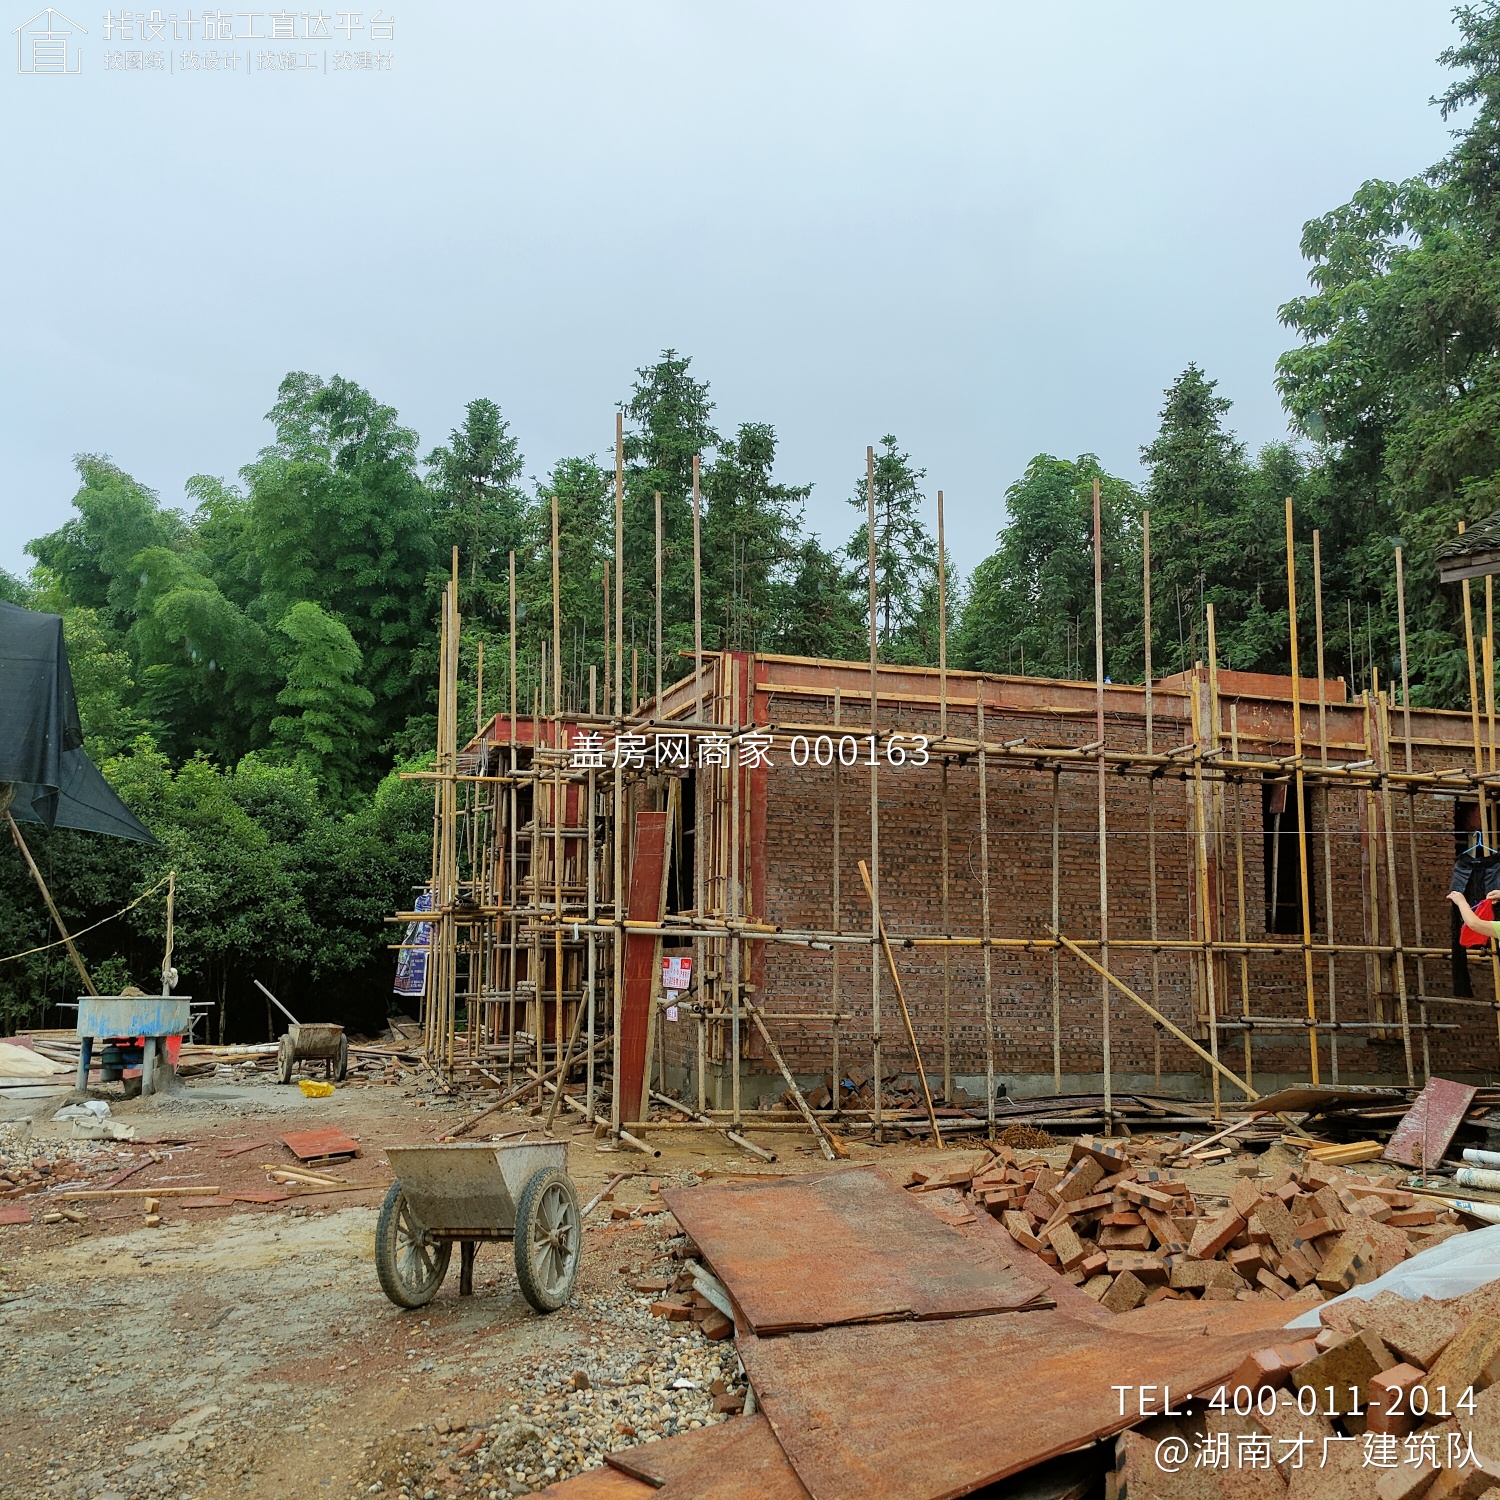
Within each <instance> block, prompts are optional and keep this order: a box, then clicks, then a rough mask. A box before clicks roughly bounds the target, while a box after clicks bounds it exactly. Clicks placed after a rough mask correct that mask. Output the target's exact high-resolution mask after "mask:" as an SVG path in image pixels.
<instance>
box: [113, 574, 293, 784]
mask: <svg viewBox="0 0 1500 1500" xmlns="http://www.w3.org/2000/svg"><path fill="white" fill-rule="evenodd" d="M132 566H133V567H134V568H135V570H136V574H137V576H138V578H139V588H138V593H137V598H136V615H135V619H134V621H133V622H132V624H131V626H130V631H129V634H128V636H127V638H126V639H127V641H128V642H129V645H130V651H131V655H132V657H133V659H134V661H135V663H136V673H137V680H138V682H139V695H138V696H139V703H140V707H141V709H142V711H143V712H144V714H145V715H146V716H147V717H148V718H149V720H150V722H151V724H152V725H153V726H154V732H155V734H156V736H157V738H158V741H159V743H160V744H161V745H162V747H163V748H164V749H165V750H166V751H167V753H168V754H170V755H172V756H173V757H176V758H181V759H185V758H187V757H188V756H191V755H195V754H205V755H212V756H214V757H216V758H218V759H221V760H228V761H231V762H232V761H234V760H237V759H238V758H239V756H240V755H242V754H244V752H245V751H246V750H248V749H250V748H251V746H252V745H254V744H256V743H258V742H260V740H261V739H262V737H263V736H264V734H265V731H266V722H265V712H266V708H267V707H268V706H269V694H270V689H271V685H272V683H273V681H274V678H275V660H274V656H273V654H272V651H271V649H270V646H269V642H268V641H267V639H266V634H265V632H264V631H263V630H262V629H261V627H260V625H259V624H258V623H257V622H256V621H255V620H253V619H252V618H251V617H250V616H249V615H247V614H246V613H245V611H244V610H242V609H241V608H240V607H239V606H238V605H236V604H234V603H233V602H232V601H231V600H229V599H226V598H225V597H224V595H223V593H221V592H220V590H219V587H218V585H217V584H215V583H214V582H213V580H212V579H210V578H207V577H205V576H204V574H202V573H201V572H199V570H198V568H197V566H196V560H195V559H194V558H193V557H192V556H191V555H188V556H184V555H183V554H181V553H178V552H174V551H172V550H171V549H170V548H167V547H148V548H146V549H145V550H144V551H142V552H139V553H137V554H136V556H135V558H134V559H133V562H132Z"/></svg>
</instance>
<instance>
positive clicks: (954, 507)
mask: <svg viewBox="0 0 1500 1500" xmlns="http://www.w3.org/2000/svg"><path fill="white" fill-rule="evenodd" d="M34 6H35V0H32V3H25V0H3V4H0V11H3V13H4V15H5V16H6V17H8V19H7V20H6V23H5V27H4V30H5V32H6V33H7V34H9V33H10V31H11V28H12V27H14V26H17V25H19V24H20V23H22V22H24V21H26V19H27V17H29V16H30V15H32V14H33V11H34ZM63 9H64V10H65V11H66V13H67V15H68V16H69V17H70V18H71V19H72V20H73V21H74V22H75V23H76V24H77V25H78V26H79V27H81V28H83V29H84V31H86V33H87V34H86V35H83V36H78V37H75V38H73V39H72V40H71V41H69V42H68V43H67V46H68V48H69V49H70V50H69V52H68V53H67V57H68V59H69V62H70V63H71V61H72V60H74V59H81V68H82V71H81V72H79V73H77V74H75V75H71V76H55V75H52V74H47V73H35V72H32V73H22V72H21V71H20V70H21V69H22V68H23V67H27V66H31V65H32V64H33V63H34V61H35V60H36V59H37V58H38V57H40V58H41V59H42V60H43V62H45V60H46V59H47V58H48V57H50V56H54V55H56V54H55V53H53V54H49V53H46V52H45V51H43V52H42V53H36V52H34V51H33V50H32V49H31V45H30V41H29V40H28V34H27V33H25V32H23V33H21V34H19V35H18V36H12V37H10V40H12V41H16V42H19V43H20V44H21V45H20V46H19V47H18V48H16V49H13V50H12V51H11V53H10V58H11V60H10V61H7V62H3V63H0V127H3V140H4V142H5V150H4V154H3V164H0V173H3V183H4V193H3V199H0V202H3V209H0V223H3V225H4V233H3V235H0V270H3V282H0V285H3V289H4V290H3V296H4V299H5V300H4V307H5V313H4V316H3V319H0V382H3V388H0V567H7V568H10V569H11V570H13V571H14V570H17V569H20V568H23V567H24V566H25V565H26V559H25V557H24V555H23V552H22V548H23V546H24V544H25V542H26V541H27V540H28V539H29V538H30V537H32V536H35V535H37V534H39V533H41V532H43V531H45V530H48V529H50V528H52V527H55V526H57V525H58V524H60V523H61V522H62V521H63V520H65V519H66V518H67V516H68V515H69V513H70V507H69V503H68V502H69V499H70V497H71V495H72V493H73V491H74V489H75V488H76V484H75V482H74V476H73V474H72V471H71V467H70V460H71V456H72V455H73V454H74V453H77V452H81V451H91V452H104V453H108V454H110V455H112V456H113V458H114V459H115V460H116V462H118V463H119V464H120V465H122V466H123V467H124V468H125V469H127V470H128V471H129V472H131V473H132V474H134V475H135V476H136V477H137V478H138V479H140V480H141V481H143V482H144V483H146V484H149V485H151V486H153V487H154V488H156V489H158V490H159V491H160V492H161V494H162V496H163V498H164V499H165V500H166V501H167V502H169V503H173V504H176V503H181V501H182V486H183V482H184V481H185V480H186V479H187V478H188V477H189V476H190V475H192V474H195V473H203V472H207V473H212V474H219V475H226V476H228V475H232V474H233V473H234V472H235V471H236V470H237V469H238V468H239V467H240V465H241V464H243V463H245V462H246V461H247V460H249V459H250V458H251V457H253V455H254V454H255V452H256V450H257V449H258V448H260V447H261V446H262V445H263V444H264V443H265V442H267V441H268V440H269V437H270V429H269V427H268V426H267V424H266V423H265V421H264V413H265V412H266V411H267V409H268V408H269V407H270V405H271V403H272V401H273V399H274V393H275V389H276V385H277V382H278V381H279V379H280V378H281V376H282V375H283V374H284V373H285V372H286V371H288V370H292V369H304V370H311V371H316V372H318V373H321V374H324V375H331V374H334V373H338V374H342V375H345V376H348V377H350V378H352V379H355V380H358V381H360V382H361V383H363V384H365V385H367V386H368V387H369V388H370V389H371V390H373V391H374V392H375V393H376V395H377V396H379V397H380V398H381V399H382V400H384V401H386V402H389V403H391V404H392V405H394V406H395V407H396V408H397V409H398V410H399V411H400V413H401V415H402V417H403V418H404V419H405V420H406V421H407V422H409V423H410V424H411V425H413V426H415V427H416V428H417V430H418V431H419V433H420V434H421V439H422V444H423V450H422V451H423V452H426V451H427V449H428V448H429V447H430V446H432V445H433V444H435V443H437V442H439V441H441V440H442V439H443V438H444V437H445V435H446V434H447V432H448V430H449V429H450V428H451V427H452V426H453V425H454V424H455V423H456V422H457V420H458V419H459V417H460V415H461V410H462V405H463V403H464V402H465V401H466V400H468V399H470V398H472V397H474V396H479V395H484V396H490V397H493V398H494V399H495V400H497V401H498V402H499V403H500V405H501V407H502V409H503V410H504V411H505V413H506V415H507V416H508V417H509V419H510V420H511V422H512V424H513V426H514V428H515V430H516V432H517V433H518V435H519V437H520V440H521V443H522V448H523V451H524V453H525V456H526V460H527V470H528V473H530V474H540V473H543V472H544V471H545V470H546V469H547V468H548V467H550V465H551V464H552V462H553V461H554V460H556V459H557V458H559V457H562V456H564V455H569V454H576V453H588V452H593V453H602V452H604V451H605V450H606V449H607V448H608V447H609V445H610V444H611V442H612V436H613V410H614V405H615V403H616V402H617V401H619V400H620V399H621V398H622V396H624V395H625V393H626V392H627V390H628V388H629V385H630V381H631V377H632V372H633V371H634V370H635V368H636V367H637V366H639V365H643V364H645V363H647V362H648V361H650V360H652V359H653V358H654V357H655V356H656V354H657V352H658V351H659V350H661V349H663V348H666V347H673V348H676V349H678V350H680V351H683V352H685V353H688V354H690V355H691V356H692V358H693V368H694V371H695V372H696V373H697V374H698V375H699V376H701V377H703V378H705V379H707V380H708V381H709V382H710V383H711V385H712V388H713V394H714V397H715V399H716V401H717V403H718V411H717V419H718V421H719V424H720V428H721V430H732V427H733V425H734V424H736V423H738V422H741V421H747V420H759V421H768V422H771V423H772V424H774V426H775V428H776V430H777V432H778V434H779V436H780V441H781V450H780V461H779V470H780V477H782V478H783V479H785V480H787V481H790V482H798V483H801V482H811V483H812V484H813V485H814V490H813V498H812V501H811V504H810V507H809V520H810V523H811V524H812V525H813V526H814V527H815V528H816V529H817V530H819V531H820V532H821V533H822V534H823V535H824V536H825V538H827V539H829V540H833V539H838V540H842V538H843V536H844V535H845V534H846V532H847V530H848V529H849V523H850V522H851V520H853V519H854V518H853V516H852V513H851V512H849V511H848V510H847V508H846V507H845V505H844V503H843V502H844V499H845V497H846V496H847V495H848V494H849V492H850V490H851V488H852V487H853V486H854V484H855V482H856V481H857V479H858V477H859V475H860V474H861V473H862V470H863V464H864V448H865V445H866V444H867V443H870V442H875V441H877V440H878V439H879V438H880V436H881V435H882V434H883V433H886V432H894V433H896V434H897V436H898V438H899V439H900V441H901V443H902V445H903V446H904V447H906V448H908V449H909V450H910V451H911V453H912V455H913V457H914V459H915V461H916V462H917V463H919V464H920V465H921V466H923V467H925V468H926V470H927V473H928V476H929V477H928V484H929V486H930V487H931V488H932V489H936V488H937V487H939V486H940V487H942V488H943V489H944V490H945V492H946V496H947V502H948V516H949V526H950V545H951V546H952V548H953V550H954V552H955V554H956V557H957V560H958V562H959V564H960V565H961V566H962V567H963V568H964V569H965V570H966V571H967V569H968V568H970V567H972V565H973V563H974V562H975V561H976V560H977V559H978V558H979V557H980V556H982V555H983V554H984V553H985V552H987V551H989V550H990V548H991V546H992V544H993V538H994V534H995V531H996V529H997V527H998V526H999V525H1000V523H1001V521H1002V517H1003V492H1004V489H1005V487H1006V485H1008V484H1009V483H1010V482H1011V481H1013V480H1014V479H1015V478H1016V477H1017V475H1018V474H1019V473H1020V472H1021V470H1022V468H1023V467H1024V465H1025V463H1026V461H1027V460H1028V459H1029V458H1030V457H1031V456H1032V455H1034V454H1036V453H1038V452H1043V451H1046V452H1052V453H1057V454H1062V455H1065V456H1069V457H1072V456H1075V455H1076V454H1078V453H1080V452H1084V451H1093V452H1096V453H1098V454H1099V455H1100V456H1101V458H1102V459H1103V460H1104V462H1105V464H1106V465H1107V466H1109V467H1110V468H1111V469H1113V470H1115V471H1117V472H1122V473H1125V474H1128V475H1131V476H1138V473H1139V465H1138V453H1139V448H1140V445H1141V444H1142V443H1145V442H1148V441H1149V440H1150V438H1151V436H1152V434H1153V432H1154V430H1155V427H1156V418H1157V413H1158V411H1159V409H1160V406H1161V401H1162V392H1163V389H1164V387H1165V386H1166V385H1167V384H1168V383H1169V382H1170V381H1171V380H1172V379H1173V377H1174V376H1175V375H1176V374H1177V373H1178V372H1179V371H1180V370H1181V369H1182V368H1183V367H1184V366H1185V365H1186V364H1187V363H1188V362H1189V361H1190V360H1196V361H1197V362H1198V363H1199V364H1201V365H1202V366H1203V367H1204V368H1205V369H1206V370H1207V371H1208V373H1209V374H1210V375H1211V376H1213V377H1215V378H1217V379H1218V380H1219V382H1220V390H1221V392H1222V393H1223V394H1225V395H1227V396H1229V397H1230V398H1232V400H1233V401H1234V410H1233V412H1232V414H1231V420H1232V422H1233V424H1234V425H1235V426H1236V427H1237V429H1238V430H1239V432H1240V433H1241V435H1242V436H1243V437H1244V438H1245V439H1246V440H1247V441H1248V442H1249V443H1250V444H1251V445H1252V446H1254V445H1258V444H1260V443H1263V442H1266V441H1268V440H1271V439H1275V438H1277V437H1280V436H1282V435H1283V434H1284V432H1285V423H1284V419H1283V416H1282V413H1281V411H1280V408H1279V405H1278V403H1277V400H1276V396H1275V391H1274V388H1273V384H1272V376H1273V367H1274V363H1275V360H1276V356H1277V355H1278V354H1279V353H1280V352H1281V351H1282V350H1283V349H1285V348H1286V347H1287V345H1288V336H1287V334H1286V332H1285V331H1284V330H1283V329H1282V328H1280V327H1279V325H1278V324H1277V321H1276V308H1277V305H1278V304H1279V303H1280V302H1282V301H1284V300H1285V299H1287V298H1288V297H1290V296H1293V295H1296V294H1297V293H1298V292H1300V291H1301V290H1303V288H1304V285H1305V271H1304V266H1303V263H1302V261H1301V260H1300V257H1299V255H1298V252H1297V242H1298V237H1299V231H1300V227H1301V225H1302V223H1303V221H1304V220H1305V219H1307V218H1309V217H1311V216H1313V215H1316V214H1319V213H1322V212H1324V211H1326V210H1328V209H1331V208H1333V207H1335V206H1336V205H1338V204H1340V203H1342V202H1344V201H1345V200H1346V199H1347V198H1348V196H1349V195H1350V193H1351V192H1352V191H1353V190H1354V189H1355V188H1356V187H1357V186H1358V185H1359V183H1360V182H1361V181H1363V180H1365V179H1367V178H1370V177H1399V176H1403V175H1405V174H1408V173H1411V172H1414V171H1417V170H1419V169H1421V168H1422V167H1424V166H1426V165H1428V164H1429V163H1430V162H1432V161H1434V160H1435V159H1436V158H1437V157H1438V156H1440V155H1441V154H1442V152H1443V151H1444V150H1445V149H1446V144H1447V127H1445V126H1444V125H1443V123H1442V121H1441V120H1440V119H1439V117H1438V113H1437V111H1436V110H1435V109H1433V108H1432V107H1431V106H1430V105H1429V104H1428V103H1427V100H1428V98H1429V96H1430V95H1432V94H1433V93H1434V92H1436V91H1437V90H1439V89H1440V88H1441V87H1442V86H1443V81H1444V78H1445V76H1446V75H1445V73H1444V71H1443V70H1442V69H1440V68H1439V67H1438V66H1437V64H1436V61H1435V58H1436V55H1437V53H1438V52H1439V51H1440V50H1441V49H1442V48H1443V47H1444V46H1446V45H1448V44H1449V42H1450V40H1451V37H1452V27H1451V20H1450V15H1449V7H1448V6H1447V5H1446V4H1442V3H1433V0H1319V3H1317V4H1311V5H1310V4H1307V3H1306V0H1301V3H1289V0H1239V3H1214V4H1208V3H1204V0H1187V3H1149V4H1148V3H1127V4H1122V3H1120V0H1104V3H1099V0H1068V3H1045V4H1044V3H1038V0H1032V3H1029V4H1020V3H1015V0H984V3H940V4H923V5H917V4H903V5H896V4H891V3H886V0H858V3H827V0H795V3H773V0H756V3H733V0H711V3H705V0H697V3H686V0H682V3H669V0H658V3H649V0H608V3H568V0H528V3H525V4H516V3H511V0H471V3H465V0H452V3H446V4H436V3H433V0H425V3H424V4H422V5H420V6H417V5H412V4H410V3H409V0H395V3H394V4H387V5H386V6H385V8H384V10H383V11H382V12H380V14H381V15H382V16H383V17H385V18H390V19H392V20H393V23H394V25H393V34H392V35H391V37H390V38H389V39H385V38H376V39H372V38H371V34H370V27H371V23H372V21H373V20H374V19H375V17H376V14H377V12H375V11H373V10H365V11H362V12H352V13H351V12H345V11H338V10H333V9H329V10H328V11H327V12H326V13H325V14H326V15H327V16H328V17H329V21H328V26H329V28H330V30H331V37H330V38H328V39H323V38H318V37H313V38H312V39H303V33H304V32H305V31H306V30H307V29H308V22H307V21H306V20H305V19H304V13H301V12H298V13H296V16H297V19H296V21H295V26H296V30H297V32H298V39H297V40H296V41H288V42H280V43H272V42H270V41H267V40H244V39H242V38H245V37H246V36H247V33H249V32H252V31H253V32H257V33H260V34H261V35H264V34H266V33H268V32H269V31H270V29H271V26H272V21H271V15H272V12H271V11H269V10H267V11H265V12H244V11H241V12H237V13H233V14H234V19H233V22H232V24H233V25H234V27H235V28H236V40H234V41H232V42H231V41H227V40H218V39H211V40H209V41H204V40H203V37H202V33H203V23H202V19H201V17H202V16H203V14H205V13H204V12H201V11H200V12H198V13H197V17H198V20H197V24H195V25H194V27H193V28H192V39H191V41H189V40H187V39H186V35H185V33H184V31H183V27H182V25H181V22H180V21H179V24H178V26H177V32H178V40H177V41H175V42H174V41H172V40H171V33H172V27H171V26H170V24H169V25H168V26H167V27H166V28H165V41H164V42H163V41H158V40H154V39H147V40H144V41H142V40H141V39H140V38H139V35H138V34H135V35H132V36H131V37H128V38H126V37H121V36H120V35H118V28H117V27H113V26H112V27H110V28H108V29H109V30H110V31H111V32H113V33H114V34H113V35H111V36H109V37H108V38H106V29H107V28H106V24H105V13H104V12H103V11H102V10H101V9H99V8H97V7H96V6H94V5H93V0H89V3H88V4H85V5H80V4H79V0H67V3H65V5H64V6H63ZM166 14H167V15H171V14H173V12H172V11H170V10H167V12H166ZM181 14H182V15H186V14H190V13H189V12H185V11H184V12H182V13H181ZM208 14H210V15H213V14H215V13H213V12H209V13H208ZM227 14H229V13H226V15H227ZM317 14H318V12H316V11H315V12H313V15H314V16H316V15H317ZM340 21H342V22H343V23H344V28H345V29H344V30H337V29H333V28H335V27H336V26H337V24H338V23H339V22H340ZM60 26H61V22H60V21H59V22H56V23H54V30H56V29H58V28H59V27H60ZM356 28H358V29H356ZM313 29H314V30H316V25H315V24H314V26H313ZM34 31H35V28H33V34H34ZM346 32H347V35H346ZM267 50H275V51H277V52H283V51H296V52H297V53H298V54H299V55H300V57H301V58H302V60H303V61H304V62H306V61H311V62H312V64H313V66H312V67H310V68H309V67H303V68H301V69H298V70H295V71H274V72H273V71H269V70H267V69H265V68H262V67H261V66H260V64H261V60H262V58H261V54H262V53H263V52H266V51H267ZM151 51H155V52H159V53H161V54H162V57H161V61H162V63H163V67H164V69H165V68H166V67H168V66H170V69H171V71H165V70H164V71H159V72H158V71H153V70H147V69H145V68H141V69H139V70H137V69H135V68H129V67H126V68H122V69H118V70H115V69H108V68H106V62H107V61H109V59H108V58H107V56H106V54H107V53H110V52H118V53H119V57H118V58H117V59H115V60H116V61H119V62H121V63H128V62H130V61H131V60H132V59H131V58H130V55H129V54H130V53H132V52H137V53H139V52H151ZM208 52H217V53H220V54H226V53H233V54H234V55H235V57H236V59H237V63H238V66H237V67H236V68H235V69H233V70H227V69H225V68H224V67H223V66H221V67H220V68H219V69H218V70H217V71H207V70H205V69H203V68H201V67H200V68H193V67H191V66H190V65H191V64H192V63H193V62H194V61H195V60H196V61H198V62H200V63H201V62H203V61H205V60H206V58H205V54H207V53H208ZM373 52H382V53H385V54H388V58H387V59H386V60H388V62H389V67H380V68H363V67H354V68H347V67H344V68H340V67H338V66H336V64H337V63H339V62H341V61H345V62H347V61H350V60H352V61H354V62H356V63H360V62H367V61H369V60H370V59H369V57H368V56H363V57H362V56H361V55H360V54H362V53H363V54H369V53H373ZM340 54H349V55H348V56H347V57H341V56H340ZM142 60H143V61H144V60H145V59H142ZM219 61H220V62H221V64H222V62H223V56H222V55H221V56H220V58H219ZM325 65H326V67H327V71H326V72H325V71H324V67H325Z"/></svg>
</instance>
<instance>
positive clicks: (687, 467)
mask: <svg viewBox="0 0 1500 1500" xmlns="http://www.w3.org/2000/svg"><path fill="white" fill-rule="evenodd" d="M691 365H692V360H691V359H690V358H689V357H688V356H687V355H683V354H678V353H677V351H676V350H675V349H665V350H663V351H662V354H661V357H660V359H658V360H657V362H656V363H655V364H654V365H647V366H644V367H643V368H641V369H639V370H637V371H636V379H635V384H634V386H633V387H632V390H631V393H630V397H629V399H628V400H627V401H625V403H624V405H623V408H622V409H623V411H624V415H625V461H626V465H627V472H626V476H625V481H626V482H625V514H624V523H625V558H626V565H625V598H624V612H625V636H624V652H625V672H626V674H627V682H628V675H629V672H630V650H631V646H632V644H634V645H635V646H636V647H637V648H638V649H639V650H640V653H641V658H642V662H643V666H644V665H645V664H648V663H649V659H650V655H651V652H652V650H653V649H654V642H655V629H656V602H655V600H656V501H655V497H656V495H657V494H658V493H659V494H660V495H661V505H662V619H663V620H664V621H666V622H669V623H670V624H672V625H674V626H675V627H676V632H675V634H674V635H673V637H672V638H671V640H670V641H668V642H667V645H666V649H667V650H669V651H670V650H675V649H676V648H677V647H680V646H681V645H683V644H684V641H683V626H682V622H683V621H687V622H689V623H688V625H687V626H686V635H687V637H688V639H689V640H690V639H691V635H692V626H691V621H692V618H693V509H692V487H693V458H694V457H695V456H701V457H702V458H703V459H704V460H705V461H706V460H707V458H708V455H710V454H711V453H712V452H713V451H714V449H716V448H717V446H718V443H719V438H718V434H717V433H716V432H715V431H714V427H713V422H712V416H713V410H714V403H713V401H712V400H711V399H710V397H709V394H708V385H707V383H706V382H705V381H701V380H698V379H697V378H696V377H695V376H694V375H693V374H692V373H691ZM707 607H708V605H707V600H706V599H705V603H704V608H705V612H706V611H707ZM705 624H706V622H705Z"/></svg>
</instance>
